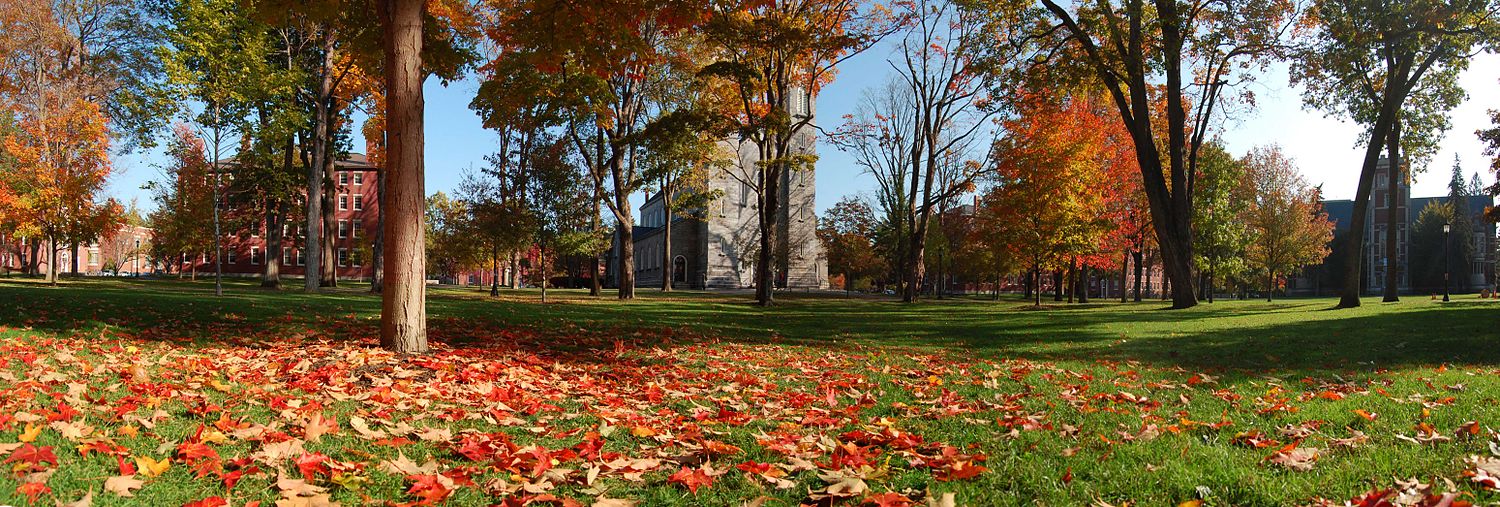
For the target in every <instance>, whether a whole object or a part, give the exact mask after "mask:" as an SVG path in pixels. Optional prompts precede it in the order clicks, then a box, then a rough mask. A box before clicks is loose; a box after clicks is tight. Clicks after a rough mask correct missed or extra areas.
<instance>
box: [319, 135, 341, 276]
mask: <svg viewBox="0 0 1500 507" xmlns="http://www.w3.org/2000/svg"><path fill="white" fill-rule="evenodd" d="M330 114H331V113H330ZM329 123H330V124H331V123H332V122H329ZM330 128H331V127H330ZM328 137H329V139H332V138H333V133H332V132H329V133H328ZM326 149H328V155H327V156H326V157H324V158H323V232H324V234H323V243H322V245H321V246H320V247H319V248H318V252H319V253H318V255H320V256H322V257H323V261H322V263H321V265H320V267H321V268H322V271H320V272H319V273H318V285H320V286H323V287H338V286H339V276H338V273H339V272H338V269H339V263H338V261H339V259H338V256H337V255H335V254H336V252H337V248H338V243H337V241H338V239H339V237H338V230H339V229H338V223H337V222H336V221H335V219H334V211H335V210H337V209H338V208H337V207H336V206H337V203H336V202H334V201H335V200H336V199H337V197H338V188H339V187H338V184H337V183H336V182H335V181H334V178H333V167H334V165H333V162H334V161H333V149H332V146H331V143H330V146H329V147H328V148H326Z"/></svg>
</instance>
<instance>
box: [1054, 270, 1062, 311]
mask: <svg viewBox="0 0 1500 507" xmlns="http://www.w3.org/2000/svg"><path fill="white" fill-rule="evenodd" d="M1062 300H1063V272H1062V270H1061V269H1054V270H1052V302H1054V303H1061V302H1062Z"/></svg>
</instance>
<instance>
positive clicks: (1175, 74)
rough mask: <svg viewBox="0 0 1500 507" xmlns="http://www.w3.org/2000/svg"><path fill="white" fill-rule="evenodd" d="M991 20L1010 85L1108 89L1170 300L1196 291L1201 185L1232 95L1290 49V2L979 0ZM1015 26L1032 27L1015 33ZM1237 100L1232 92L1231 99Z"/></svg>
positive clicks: (999, 68)
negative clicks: (1127, 141) (1033, 3)
mask: <svg viewBox="0 0 1500 507" xmlns="http://www.w3.org/2000/svg"><path fill="white" fill-rule="evenodd" d="M971 7H972V8H974V9H977V10H979V11H981V12H983V13H985V16H986V18H985V19H986V21H985V24H986V29H985V30H984V31H982V32H981V33H982V34H987V35H990V36H992V39H993V40H998V41H1001V42H999V43H997V44H995V45H994V50H993V52H994V55H993V56H992V57H991V60H993V61H994V63H992V65H991V67H992V69H994V70H992V71H993V72H1005V73H1009V74H1010V76H1011V77H1013V79H1006V80H1001V81H999V82H1000V83H1001V84H1002V85H1006V86H1015V85H1018V84H1019V85H1022V86H1034V85H1036V84H1037V83H1048V84H1050V85H1052V86H1061V85H1064V84H1078V85H1082V86H1088V87H1094V88H1096V89H1102V90H1103V92H1104V93H1107V94H1108V96H1109V98H1110V100H1111V101H1112V102H1113V104H1114V108H1115V109H1116V110H1117V112H1118V116H1119V120H1120V121H1122V122H1123V123H1124V125H1125V127H1126V129H1127V130H1128V131H1129V133H1130V136H1131V139H1132V140H1133V142H1134V145H1135V156H1136V159H1137V161H1138V164H1139V168H1140V171H1141V176H1142V187H1143V188H1144V191H1145V195H1146V198H1147V202H1148V204H1149V209H1150V214H1151V222H1152V226H1153V229H1154V230H1155V233H1156V243H1157V245H1158V246H1159V248H1160V250H1161V255H1162V260H1163V267H1164V268H1165V269H1164V271H1165V272H1166V274H1167V277H1168V279H1169V280H1170V283H1171V286H1172V302H1173V303H1172V306H1173V307H1174V308H1187V307H1191V306H1194V305H1196V304H1197V297H1196V296H1195V294H1194V293H1193V283H1192V277H1193V273H1194V270H1193V257H1194V254H1193V244H1192V239H1193V234H1192V217H1193V199H1192V196H1193V185H1194V178H1195V173H1196V170H1195V168H1196V165H1197V159H1198V154H1199V152H1200V150H1201V148H1202V145H1203V142H1204V140H1205V139H1206V138H1207V136H1208V135H1209V134H1210V133H1211V132H1212V131H1213V130H1214V127H1215V126H1216V125H1217V124H1218V121H1219V119H1221V118H1222V117H1223V116H1224V114H1223V113H1224V109H1225V108H1224V107H1222V106H1224V104H1223V103H1222V102H1224V99H1225V98H1226V92H1228V91H1231V90H1234V89H1235V86H1236V85H1239V84H1241V83H1243V82H1245V81H1246V80H1249V79H1250V78H1251V77H1253V75H1254V72H1255V71H1256V70H1257V69H1261V68H1263V67H1264V66H1265V65H1267V64H1268V63H1269V62H1270V61H1272V60H1273V59H1274V58H1276V57H1278V56H1280V55H1281V54H1282V52H1283V50H1284V49H1285V38H1286V35H1287V34H1288V33H1289V32H1290V30H1291V29H1292V28H1293V26H1294V25H1295V21H1296V19H1295V16H1294V13H1293V8H1294V4H1293V3H1292V2H1289V1H1286V0H1249V1H1244V2H1215V1H1210V0H1192V1H1181V0H1154V1H1150V2H1147V1H1142V0H1124V1H1121V2H1112V1H1101V2H1094V3H1079V4H1070V3H1066V2H1059V1H1055V0H1041V8H1027V7H1025V6H1023V5H1018V4H1017V3H1015V2H972V5H971ZM1018 23H1019V24H1020V26H1022V27H1025V28H1024V29H1017V26H1018ZM1229 98H1233V97H1229Z"/></svg>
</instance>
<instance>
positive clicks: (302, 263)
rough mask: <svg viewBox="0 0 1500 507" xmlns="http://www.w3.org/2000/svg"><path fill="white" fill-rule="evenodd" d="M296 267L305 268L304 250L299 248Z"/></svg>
mask: <svg viewBox="0 0 1500 507" xmlns="http://www.w3.org/2000/svg"><path fill="white" fill-rule="evenodd" d="M297 265H298V266H306V265H307V252H306V251H305V250H303V249H301V248H298V249H297Z"/></svg>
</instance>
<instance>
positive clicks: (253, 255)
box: [250, 246, 262, 266]
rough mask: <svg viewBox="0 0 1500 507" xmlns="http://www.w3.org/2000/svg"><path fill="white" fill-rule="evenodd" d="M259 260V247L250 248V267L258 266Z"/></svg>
mask: <svg viewBox="0 0 1500 507" xmlns="http://www.w3.org/2000/svg"><path fill="white" fill-rule="evenodd" d="M261 260H262V259H261V255H260V247H258V246H252V247H250V265H251V266H259V265H260V263H261Z"/></svg>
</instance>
